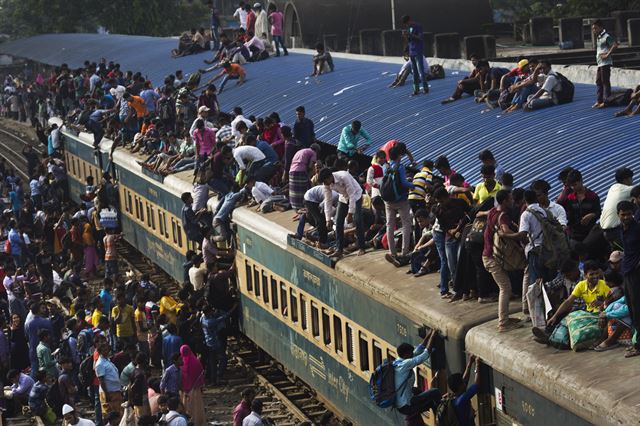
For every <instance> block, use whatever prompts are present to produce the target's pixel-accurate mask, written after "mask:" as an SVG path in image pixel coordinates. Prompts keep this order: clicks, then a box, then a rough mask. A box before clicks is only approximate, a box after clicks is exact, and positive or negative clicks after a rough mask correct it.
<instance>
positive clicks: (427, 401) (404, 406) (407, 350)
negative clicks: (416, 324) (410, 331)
mask: <svg viewBox="0 0 640 426" xmlns="http://www.w3.org/2000/svg"><path fill="white" fill-rule="evenodd" d="M435 335H436V333H435V330H432V331H431V333H429V334H428V335H427V336H426V337H425V338H424V340H423V341H422V343H421V344H419V345H418V347H417V348H415V349H414V348H413V346H412V345H411V344H409V343H402V344H401V345H400V346H398V348H397V351H398V359H396V360H395V361H393V367H394V370H395V378H394V381H395V389H396V402H395V407H396V408H397V409H398V411H399V412H400V413H401V414H404V415H405V416H407V417H411V418H412V417H415V416H416V415H418V416H419V415H420V414H421V413H424V412H425V411H428V410H429V409H433V410H434V411H435V409H436V407H437V406H438V403H439V402H440V400H441V399H442V395H441V394H440V390H439V389H438V388H433V389H429V390H426V391H424V392H420V390H419V389H418V388H414V387H413V383H414V381H415V373H414V372H413V369H414V368H415V367H417V366H419V365H420V364H422V363H423V362H425V361H426V360H427V359H428V358H429V356H430V355H431V352H433V350H432V348H433V338H434V336H435Z"/></svg>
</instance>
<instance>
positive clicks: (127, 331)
mask: <svg viewBox="0 0 640 426" xmlns="http://www.w3.org/2000/svg"><path fill="white" fill-rule="evenodd" d="M116 298H117V300H118V304H117V305H116V306H114V307H113V309H111V318H113V322H114V324H115V325H116V337H117V338H118V340H119V341H121V342H122V343H123V344H124V345H125V347H126V345H127V344H128V343H137V340H138V339H137V338H136V322H135V317H134V311H133V306H131V305H128V304H127V301H126V299H125V297H124V293H118V295H117V296H116Z"/></svg>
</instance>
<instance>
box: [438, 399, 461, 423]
mask: <svg viewBox="0 0 640 426" xmlns="http://www.w3.org/2000/svg"><path fill="white" fill-rule="evenodd" d="M455 400H456V397H455V395H453V394H448V395H445V397H444V398H442V400H441V401H440V403H439V404H438V407H437V408H436V425H437V426H460V422H459V421H458V416H456V409H455V407H454V406H453V403H454V402H455Z"/></svg>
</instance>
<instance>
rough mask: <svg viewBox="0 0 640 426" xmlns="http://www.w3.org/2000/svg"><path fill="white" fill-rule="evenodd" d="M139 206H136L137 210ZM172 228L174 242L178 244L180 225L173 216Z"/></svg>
mask: <svg viewBox="0 0 640 426" xmlns="http://www.w3.org/2000/svg"><path fill="white" fill-rule="evenodd" d="M137 208H138V207H137V206H136V210H137ZM171 230H172V231H173V244H178V226H177V224H176V220H175V219H174V218H171Z"/></svg>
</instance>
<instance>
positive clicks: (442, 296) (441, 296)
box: [440, 292, 453, 299]
mask: <svg viewBox="0 0 640 426" xmlns="http://www.w3.org/2000/svg"><path fill="white" fill-rule="evenodd" d="M452 296H453V294H451V293H449V292H446V293H444V294H441V295H440V298H441V299H449V298H451V297H452Z"/></svg>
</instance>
